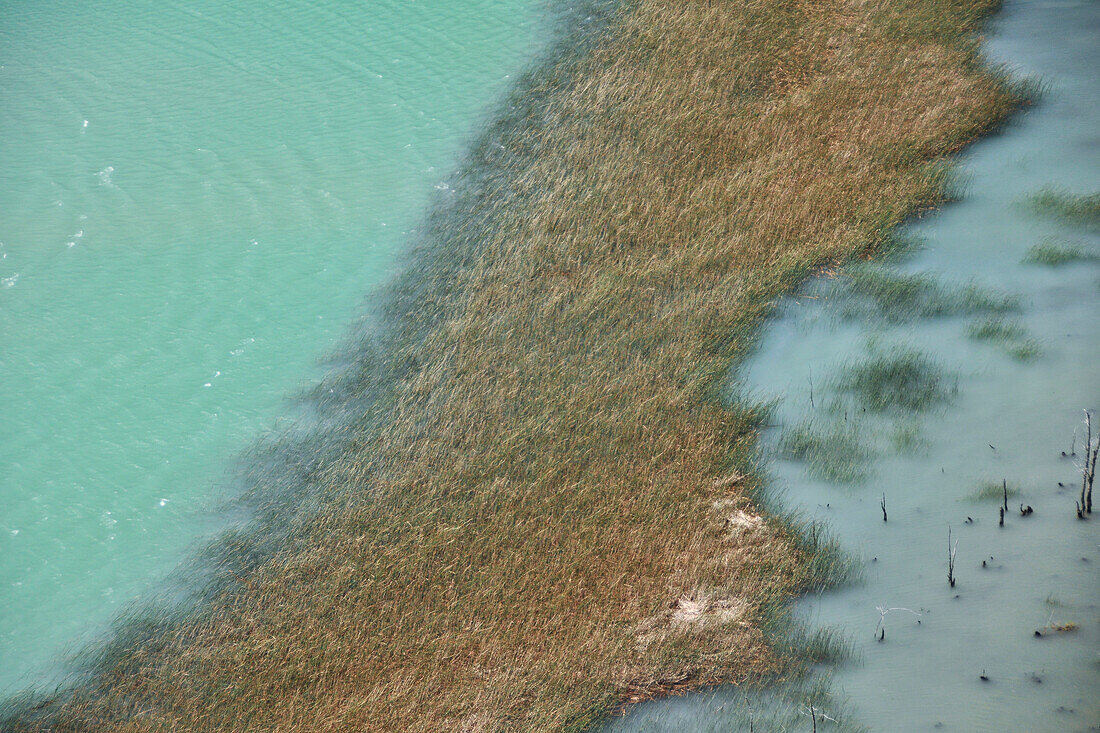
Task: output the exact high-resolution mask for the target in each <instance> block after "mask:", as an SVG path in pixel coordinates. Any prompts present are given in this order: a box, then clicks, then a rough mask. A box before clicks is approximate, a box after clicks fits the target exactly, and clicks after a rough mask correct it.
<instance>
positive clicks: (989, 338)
mask: <svg viewBox="0 0 1100 733" xmlns="http://www.w3.org/2000/svg"><path fill="white" fill-rule="evenodd" d="M966 333H967V335H968V336H969V337H970V338H972V339H974V340H975V341H986V342H989V343H993V344H997V345H999V346H1001V347H1002V348H1003V349H1004V350H1005V351H1007V352H1008V354H1009V355H1010V356H1012V357H1013V358H1014V359H1018V360H1020V361H1027V360H1028V359H1034V358H1035V357H1037V356H1039V353H1040V351H1041V347H1040V345H1039V342H1038V341H1037V340H1036V339H1035V338H1033V337H1031V336H1029V335H1028V331H1027V329H1026V328H1024V327H1023V326H1022V325H1021V324H1020V323H1019V322H1018V321H1006V320H1004V319H1001V318H987V319H985V320H983V321H975V322H974V323H971V324H970V325H969V326H968V327H967V331H966Z"/></svg>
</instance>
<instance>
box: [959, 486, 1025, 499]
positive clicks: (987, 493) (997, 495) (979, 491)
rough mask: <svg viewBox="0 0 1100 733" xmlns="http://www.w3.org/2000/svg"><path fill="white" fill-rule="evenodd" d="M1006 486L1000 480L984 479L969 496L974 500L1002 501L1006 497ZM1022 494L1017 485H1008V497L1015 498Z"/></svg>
mask: <svg viewBox="0 0 1100 733" xmlns="http://www.w3.org/2000/svg"><path fill="white" fill-rule="evenodd" d="M1004 492H1005V486H1004V484H1002V483H1001V482H1000V481H984V482H982V483H980V484H978V487H977V488H976V489H974V490H973V491H971V492H970V495H969V498H970V499H971V500H973V501H1001V500H1002V499H1004ZM1018 496H1020V489H1019V488H1018V487H1016V486H1012V485H1009V486H1008V498H1009V499H1014V498H1016V497H1018Z"/></svg>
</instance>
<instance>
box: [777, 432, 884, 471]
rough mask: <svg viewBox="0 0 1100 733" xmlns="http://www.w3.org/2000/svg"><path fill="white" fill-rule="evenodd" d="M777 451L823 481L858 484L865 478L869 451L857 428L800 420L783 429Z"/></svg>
mask: <svg viewBox="0 0 1100 733" xmlns="http://www.w3.org/2000/svg"><path fill="white" fill-rule="evenodd" d="M779 452H780V454H781V455H782V456H783V457H784V458H788V459H790V460H794V461H801V462H803V463H805V464H806V468H807V470H809V472H810V474H811V475H813V476H816V477H817V478H820V479H824V480H825V481H831V482H833V483H858V482H860V481H864V480H866V478H867V460H868V458H870V453H869V452H868V450H867V449H866V448H865V447H864V445H863V440H862V436H861V435H860V434H859V431H858V430H855V429H853V428H852V427H851V426H850V425H847V424H843V423H832V424H829V425H820V424H817V423H815V422H814V421H813V420H804V421H802V422H800V423H797V424H795V425H793V426H791V427H789V428H787V429H786V430H785V431H783V435H782V437H781V438H780V440H779Z"/></svg>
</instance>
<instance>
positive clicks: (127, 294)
mask: <svg viewBox="0 0 1100 733" xmlns="http://www.w3.org/2000/svg"><path fill="white" fill-rule="evenodd" d="M537 7H538V6H537V3H536V1H535V0H470V1H469V2H461V3H458V2H452V1H451V0H418V2H406V1H404V0H379V1H378V2H371V3H331V2H318V1H317V0H286V1H284V2H277V3H268V2H257V1H255V0H243V1H241V2H232V3H227V2H219V1H216V0H199V1H198V2H188V3H182V4H179V3H176V4H172V3H169V4H165V3H155V2H149V1H148V0H109V1H108V2H95V3H52V2H51V3H47V2H26V3H17V4H13V3H9V4H6V5H5V7H4V8H3V9H2V10H0V16H2V20H0V100H2V101H0V154H2V159H3V165H2V166H0V212H2V216H0V374H2V375H3V378H2V379H0V413H2V416H3V418H2V420H0V505H2V507H3V511H2V512H0V695H3V694H4V693H10V692H12V691H13V690H15V689H17V688H20V687H22V686H24V685H27V684H31V683H39V682H45V681H48V680H49V679H50V678H51V676H53V675H55V674H56V673H57V666H56V660H57V659H58V658H59V654H61V653H62V652H63V651H65V650H70V651H71V650H74V649H76V648H77V647H78V646H79V645H80V642H83V641H85V640H87V639H89V638H90V637H92V636H94V635H95V634H96V633H99V632H100V631H101V630H102V629H103V628H104V625H105V624H106V623H107V621H108V620H109V619H110V618H111V617H112V616H113V615H114V614H115V613H116V612H117V611H118V610H119V609H120V608H121V607H123V606H124V605H125V604H127V603H128V602H130V601H132V600H134V599H135V598H139V597H142V596H143V595H145V594H146V593H148V592H149V591H150V590H151V589H153V588H155V586H156V585H157V584H158V582H159V580H160V579H161V578H163V577H164V576H165V574H166V573H167V572H168V571H169V570H170V569H171V568H172V567H174V566H175V565H176V564H177V563H178V562H179V561H180V559H181V558H183V557H185V556H186V554H187V552H188V548H193V547H194V546H195V544H196V543H197V542H199V541H201V539H202V538H203V537H205V536H206V534H207V533H208V531H209V530H210V528H211V527H212V526H213V518H212V517H213V515H212V514H211V512H210V510H211V509H213V508H214V507H216V506H217V504H218V503H219V501H220V500H221V499H223V498H225V494H226V493H227V492H231V491H232V489H231V487H230V486H229V483H230V482H229V479H228V475H229V474H227V467H228V466H229V464H230V463H231V459H232V457H233V456H234V455H236V454H237V453H238V452H239V451H241V450H242V449H243V448H244V447H245V446H247V445H249V444H250V443H251V442H252V441H254V440H255V439H256V437H257V436H258V435H260V434H261V433H262V432H264V431H265V430H270V429H273V428H276V427H277V425H276V417H277V416H279V415H281V414H286V405H285V403H284V399H285V398H286V396H287V395H289V394H291V393H293V392H295V391H296V390H297V389H299V388H300V387H302V386H303V385H306V384H310V383H312V382H315V381H316V379H317V378H318V376H319V371H318V370H317V368H316V363H317V360H318V359H319V358H320V357H321V356H323V355H324V354H325V353H326V352H328V351H330V350H331V349H332V348H333V346H334V345H335V344H336V342H337V341H338V340H339V337H340V336H341V335H342V334H343V333H344V330H345V329H346V328H347V324H348V323H349V322H350V320H351V318H352V316H353V315H354V314H355V312H356V309H357V306H358V303H359V301H360V298H361V297H362V295H363V294H364V293H365V292H367V291H369V290H370V289H371V288H372V287H374V286H377V285H378V284H380V283H382V282H384V281H385V280H387V279H388V278H389V277H390V276H391V275H392V273H393V270H394V267H395V262H396V259H395V257H396V254H397V252H398V250H399V249H400V248H401V247H402V245H404V244H406V243H407V241H408V240H409V231H410V229H411V227H413V226H414V225H415V224H416V223H417V222H418V221H419V220H421V219H422V217H423V214H424V209H425V207H426V206H427V205H428V202H429V200H430V199H431V198H432V196H441V195H445V193H439V190H443V191H445V189H446V184H445V183H444V181H445V180H446V178H447V177H448V175H449V174H450V172H451V170H452V169H453V168H454V166H455V164H456V162H457V158H458V155H459V154H460V153H461V152H462V150H463V149H464V148H465V147H466V145H467V143H468V142H469V140H470V139H471V137H472V135H473V133H474V131H475V126H476V124H477V123H478V122H479V121H480V118H481V117H482V115H483V114H484V113H485V112H486V111H489V110H491V108H492V106H493V104H494V103H495V102H498V101H499V99H500V97H501V96H502V94H503V93H504V92H505V91H506V90H507V89H508V88H509V86H510V84H511V79H512V78H513V77H515V76H516V74H517V73H518V72H519V71H520V70H521V69H522V67H523V66H524V65H525V64H526V63H528V62H529V61H530V59H531V58H532V55H533V54H534V53H535V52H536V50H537V48H538V47H539V44H540V43H541V42H542V40H543V39H544V38H545V36H546V35H547V32H546V27H545V18H544V17H542V16H544V15H545V12H544V10H543V9H542V8H541V7H538V9H537V10H536V8H537ZM437 189H438V190H437Z"/></svg>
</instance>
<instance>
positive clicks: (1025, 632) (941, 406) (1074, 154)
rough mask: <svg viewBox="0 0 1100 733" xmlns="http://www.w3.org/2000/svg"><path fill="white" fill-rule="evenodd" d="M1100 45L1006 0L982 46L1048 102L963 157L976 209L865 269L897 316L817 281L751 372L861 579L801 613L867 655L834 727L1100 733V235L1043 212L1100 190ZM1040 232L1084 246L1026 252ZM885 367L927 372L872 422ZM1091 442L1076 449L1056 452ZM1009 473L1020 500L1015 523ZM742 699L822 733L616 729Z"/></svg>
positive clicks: (790, 485)
mask: <svg viewBox="0 0 1100 733" xmlns="http://www.w3.org/2000/svg"><path fill="white" fill-rule="evenodd" d="M1098 39H1100V3H1097V2H1092V1H1090V0H1070V1H1065V2H1061V1H1034V2H1027V1H1018V2H1007V3H1006V4H1005V8H1004V10H1003V11H1002V12H1001V13H1000V14H999V15H998V16H997V17H996V18H995V20H994V21H993V23H992V25H991V28H990V38H989V40H988V43H987V49H988V54H989V56H990V57H991V58H992V59H993V60H995V61H1001V62H1004V63H1006V64H1008V65H1009V66H1010V67H1011V68H1013V69H1014V70H1015V71H1017V72H1018V73H1020V74H1024V75H1038V76H1039V77H1040V78H1041V79H1042V80H1043V82H1044V84H1045V92H1046V93H1045V96H1044V98H1043V99H1042V101H1041V102H1040V103H1039V104H1038V105H1037V106H1036V107H1035V108H1033V109H1031V110H1029V111H1028V112H1027V113H1025V114H1022V115H1020V116H1018V117H1017V118H1015V119H1014V120H1013V122H1012V123H1011V124H1010V125H1009V126H1008V128H1007V129H1005V130H1004V131H1003V132H1002V133H1001V134H998V135H995V136H993V137H990V138H988V139H986V140H983V141H982V142H980V143H978V144H977V145H975V146H973V147H972V148H971V149H970V150H969V151H968V152H967V153H966V154H965V155H964V156H963V157H962V160H961V161H960V163H961V165H960V168H961V171H960V172H961V174H962V177H963V180H964V182H965V190H966V193H965V196H964V197H963V200H962V201H961V202H959V203H956V204H952V205H950V206H948V207H946V208H945V209H944V210H942V211H941V212H939V213H937V214H935V215H934V216H931V217H927V218H924V219H922V220H919V221H916V222H914V223H913V224H911V225H909V226H907V227H906V228H905V231H903V232H902V234H903V235H904V236H905V237H906V238H913V239H916V240H918V241H920V242H921V245H920V246H919V247H918V248H917V250H916V251H915V252H912V253H910V254H908V255H907V256H905V257H904V258H903V259H901V260H900V261H898V262H897V263H895V264H886V265H881V266H876V267H875V268H871V269H865V270H862V271H859V270H857V275H858V274H859V273H860V272H862V273H863V276H862V280H861V279H860V278H859V277H857V278H856V280H855V282H856V285H855V287H854V289H855V290H857V291H861V292H863V293H864V294H866V293H868V292H872V293H873V292H875V291H874V288H875V287H876V284H877V286H882V287H883V288H884V287H885V286H883V283H887V284H888V285H889V284H892V286H894V287H895V289H893V290H886V291H885V293H884V294H881V295H880V297H882V301H881V303H876V301H875V300H874V298H868V297H860V296H859V295H855V294H853V293H852V292H851V291H852V290H853V287H852V286H851V281H849V280H848V279H847V278H845V277H841V278H839V279H837V280H831V281H818V282H815V283H812V284H811V285H810V287H809V288H808V289H807V290H806V292H804V293H803V297H799V298H793V299H791V300H790V301H789V302H788V303H786V304H784V306H783V309H782V311H781V313H782V314H781V316H780V317H779V318H777V319H776V321H775V322H774V323H773V324H771V326H770V327H769V329H768V330H767V332H766V334H765V337H764V339H763V341H762V343H761V347H760V349H759V352H758V354H757V355H756V356H755V357H754V358H753V359H752V361H751V362H750V363H749V364H748V365H747V368H746V369H745V371H744V372H743V373H742V375H741V378H742V379H743V382H744V386H745V387H747V388H748V389H749V390H751V391H753V392H755V393H757V394H759V395H760V396H761V397H765V398H766V397H779V398H781V401H780V403H779V406H778V408H777V410H776V414H775V419H774V420H773V422H774V423H775V424H776V425H777V426H778V427H776V428H775V429H773V430H771V431H770V432H769V434H767V435H766V436H765V438H764V450H765V451H767V452H769V453H770V454H771V455H772V456H773V457H774V461H773V462H772V464H771V465H772V470H773V475H774V477H775V483H776V485H777V486H778V487H780V490H781V491H783V492H784V503H785V504H786V505H787V506H790V507H791V508H794V509H798V510H800V511H801V512H802V513H803V514H804V515H806V516H807V517H810V518H817V519H821V520H824V521H825V522H826V523H827V525H828V526H829V527H830V528H831V529H832V530H833V531H834V532H835V534H836V536H837V537H839V539H840V540H841V543H842V544H843V546H844V547H845V548H846V549H847V550H848V551H849V552H850V553H851V554H852V555H853V556H855V558H856V559H857V560H858V562H859V564H860V565H861V567H862V571H863V579H862V581H861V582H859V583H856V584H854V585H853V586H851V587H848V588H845V589H842V590H839V591H833V592H829V593H826V594H822V595H820V596H817V597H813V598H807V599H805V600H804V601H802V602H801V603H800V604H799V606H798V608H797V611H796V613H797V615H798V616H799V617H800V618H802V619H803V620H804V621H806V623H807V624H808V625H809V626H810V627H811V628H820V627H829V628H836V629H838V630H839V631H840V632H841V633H842V634H843V635H844V636H845V637H846V638H847V639H849V640H850V641H851V643H852V645H853V647H854V651H855V655H854V659H853V661H849V662H845V663H842V664H840V665H839V666H838V667H836V668H835V669H832V670H827V671H825V670H823V671H822V677H821V678H819V680H818V681H819V683H821V684H826V685H828V686H829V688H830V690H831V692H832V694H833V696H834V699H835V701H836V702H835V704H834V705H833V707H832V709H826V710H824V711H823V712H824V713H825V715H827V716H828V717H826V718H819V719H818V721H817V726H818V729H819V730H837V729H851V728H853V727H856V726H857V725H858V724H862V725H864V726H866V727H867V728H869V729H871V730H875V731H909V730H913V731H920V730H934V729H937V730H938V729H942V730H961V731H978V730H982V731H993V730H996V731H1002V730H1013V731H1064V730H1095V729H1097V728H1098V727H1100V584H1098V582H1097V577H1098V576H1097V568H1098V566H1100V551H1098V550H1100V547H1098V541H1100V513H1097V514H1094V515H1093V517H1092V519H1091V520H1090V521H1081V520H1079V519H1077V518H1076V516H1075V506H1074V500H1075V498H1076V497H1077V495H1078V493H1079V491H1080V480H1081V479H1080V468H1079V461H1080V459H1081V454H1082V452H1083V446H1082V444H1083V440H1084V436H1083V430H1082V417H1083V413H1082V410H1083V409H1085V408H1088V409H1091V410H1093V411H1094V415H1095V416H1096V419H1095V420H1094V426H1093V427H1094V431H1095V430H1096V429H1097V428H1098V426H1097V423H1100V409H1097V408H1100V372H1098V370H1097V364H1098V363H1100V340H1098V339H1097V338H1096V324H1097V317H1098V316H1100V265H1098V260H1097V256H1098V255H1100V231H1098V230H1097V228H1096V226H1095V223H1093V224H1091V225H1090V224H1088V223H1083V224H1082V223H1080V222H1078V223H1073V222H1071V221H1067V220H1065V219H1058V218H1056V217H1051V216H1046V215H1043V213H1042V212H1039V211H1036V210H1035V209H1034V208H1033V207H1032V206H1030V205H1029V203H1028V202H1029V197H1031V196H1033V195H1034V194H1035V193H1036V192H1038V191H1039V190H1041V189H1042V188H1043V187H1045V186H1057V187H1061V188H1063V189H1065V190H1067V191H1071V192H1074V193H1079V194H1080V193H1092V192H1095V191H1097V190H1098V189H1100V74H1097V69H1100V42H1098ZM1043 243H1046V244H1047V245H1053V246H1054V247H1058V248H1062V249H1063V250H1076V251H1077V253H1078V254H1079V255H1080V254H1082V253H1083V255H1084V256H1083V257H1078V258H1076V260H1075V261H1071V262H1066V263H1063V264H1060V265H1057V266H1050V265H1042V264H1035V263H1027V262H1025V260H1026V259H1027V258H1028V254H1029V251H1030V250H1031V248H1033V247H1035V246H1036V245H1040V244H1043ZM868 273H869V274H868ZM917 274H919V275H920V277H919V278H916V279H915V278H912V277H910V278H909V279H906V277H907V276H912V275H917ZM861 282H862V286H860V285H859V283H861ZM902 286H904V287H902ZM861 288H862V289H861ZM899 288H900V289H899ZM807 295H811V296H816V297H814V298H807V297H805V296H807ZM982 336H985V338H982ZM906 354H912V355H913V356H912V358H911V359H909V360H908V361H907V362H904V363H903V364H900V366H899V362H898V357H899V355H900V356H904V355H906ZM876 359H877V360H878V361H877V362H876V361H875V360H876ZM903 361H904V360H903ZM876 364H877V366H878V367H879V369H877V370H876V369H875V368H873V367H875V366H876ZM884 364H887V365H892V366H893V367H894V374H895V376H896V374H897V370H898V369H899V368H901V367H903V366H905V364H908V366H909V367H911V372H912V374H910V375H909V376H910V381H909V382H908V384H909V387H908V389H907V390H905V391H903V393H902V394H901V396H900V397H899V396H898V395H897V394H894V395H893V398H892V399H893V404H890V400H891V398H890V394H889V392H888V391H887V392H886V393H885V395H886V399H885V402H886V403H887V404H885V405H884V406H882V405H881V403H882V400H880V406H881V407H882V409H878V410H876V409H874V408H873V407H870V408H869V407H868V404H873V400H872V401H871V403H868V401H867V400H866V399H864V400H860V399H859V397H858V394H856V393H858V392H859V391H860V390H861V389H862V390H863V394H864V396H865V397H866V396H867V394H868V391H869V392H870V393H871V396H872V397H874V396H875V395H877V396H878V397H883V394H884V393H882V392H876V383H875V382H874V379H875V376H876V375H880V376H881V372H882V369H881V367H882V366H883V365H884ZM861 380H862V381H861ZM811 385H812V389H813V392H812V394H813V399H812V405H811ZM800 427H802V428H805V429H804V430H803V431H802V432H803V435H802V437H803V438H804V440H803V441H802V442H801V444H800V443H799V441H797V440H794V439H792V437H791V436H792V434H795V433H797V432H798V430H799V428H800ZM1075 430H1076V431H1077V437H1076V445H1075V447H1076V453H1077V455H1076V456H1073V455H1069V456H1063V455H1062V453H1063V452H1066V453H1073V452H1074V450H1073V449H1074V446H1073V442H1074V432H1075ZM806 436H809V437H808V438H807V437H806ZM822 436H824V437H822ZM814 440H817V441H818V442H819V443H820V444H822V445H824V446H826V448H827V449H828V455H829V456H831V458H830V459H829V460H825V461H823V462H818V463H815V462H814V461H813V460H790V459H789V458H790V456H792V455H797V454H799V450H800V449H801V453H802V457H803V458H805V457H806V456H807V455H809V456H810V457H811V458H812V455H813V451H812V448H813V446H814ZM807 445H808V446H809V448H810V449H811V450H807ZM838 455H839V456H841V457H844V456H847V460H845V461H839V462H838V461H837V460H836V457H837V456H838ZM1002 481H1004V482H1006V483H1007V486H1008V488H1009V490H1010V491H1012V492H1013V495H1011V496H1010V497H1009V500H1008V504H1009V512H1008V513H1007V514H1006V518H1005V526H1004V527H1000V526H998V519H999V512H998V510H999V507H1000V506H1001V501H1002V497H1001V496H1000V495H998V494H999V490H1000V487H1001V485H1002ZM986 487H992V488H986ZM983 488H985V493H986V494H987V495H991V496H986V498H979V494H980V493H981V492H982V490H983ZM883 495H885V497H886V504H887V511H888V515H889V521H888V522H883V519H882V510H881V507H880V500H881V498H882V496H883ZM1021 504H1022V505H1028V506H1031V507H1033V509H1034V513H1033V514H1030V515H1029V516H1026V517H1024V516H1021V513H1020V510H1019V507H1020V505H1021ZM949 528H950V532H951V536H952V538H953V539H954V540H957V541H958V544H957V554H956V565H955V576H956V578H957V582H956V585H955V587H954V588H952V587H950V586H949V584H948V581H947V564H948V545H947V542H948V531H949ZM880 608H881V609H891V608H895V609H906V610H893V611H889V612H887V613H885V614H883V613H882V611H880V610H879V609H880ZM883 628H884V630H885V638H884V639H882V640H879V638H878V636H877V634H876V632H880V630H881V629H883ZM1058 628H1062V629H1067V628H1068V629H1069V630H1064V631H1059V630H1057V629H1058ZM1036 631H1038V632H1039V633H1040V634H1042V636H1036ZM983 677H984V678H985V679H982V678H983ZM830 678H831V679H830ZM750 708H754V709H755V710H756V711H758V712H755V713H753V717H754V719H755V720H756V721H757V724H756V730H769V729H777V728H792V729H798V730H810V729H811V725H812V721H811V719H810V716H809V715H808V714H807V713H808V710H806V709H804V708H802V707H801V705H800V702H799V700H798V697H797V695H795V696H794V697H791V698H784V697H783V693H782V692H781V691H780V692H776V691H771V692H767V693H764V694H759V695H755V696H750V697H749V698H747V699H746V698H745V697H744V695H743V693H739V692H737V691H736V690H731V689H719V690H717V691H714V692H707V693H699V694H695V695H691V696H688V697H685V698H678V699H670V700H664V701H660V702H657V703H652V704H647V705H642V706H639V707H638V708H636V709H634V710H633V711H632V712H631V713H630V715H628V716H627V717H626V718H625V719H622V720H618V721H615V722H614V723H613V724H612V726H611V728H612V729H613V730H615V731H628V730H629V731H643V730H645V731H665V730H669V731H671V730H738V729H747V725H746V721H747V719H748V713H747V712H746V711H747V710H749V709H750ZM769 710H770V711H771V712H767V711H769ZM776 710H778V711H779V713H778V717H777V718H775V719H773V720H772V721H771V722H766V719H767V717H768V715H776V713H775V711H776ZM815 712H816V711H815ZM829 718H835V719H836V720H835V721H834V720H830V719H829Z"/></svg>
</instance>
